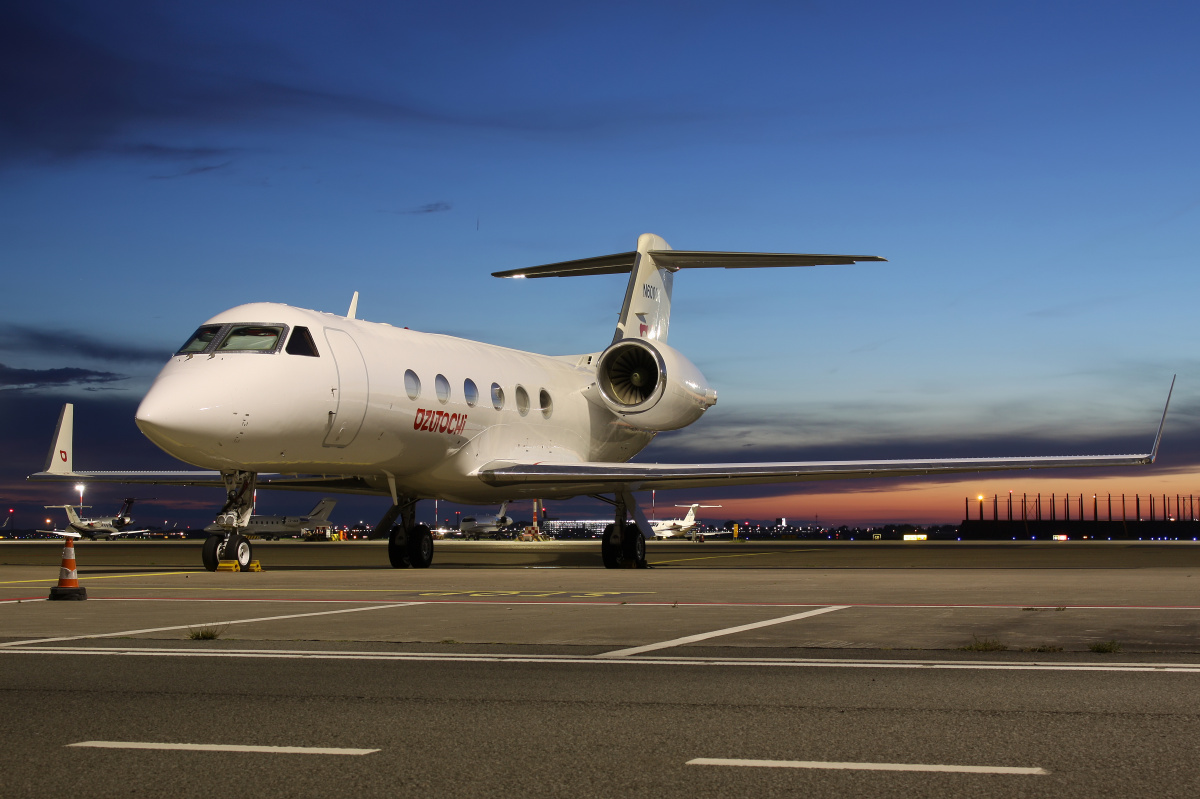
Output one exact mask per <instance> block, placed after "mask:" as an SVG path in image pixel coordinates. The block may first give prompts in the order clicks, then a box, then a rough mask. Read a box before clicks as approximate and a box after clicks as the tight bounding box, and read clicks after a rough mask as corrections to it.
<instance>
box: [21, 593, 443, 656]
mask: <svg viewBox="0 0 1200 799" xmlns="http://www.w3.org/2000/svg"><path fill="white" fill-rule="evenodd" d="M424 604H425V603H424V602H400V603H392V604H389V605H370V606H367V607H364V608H341V609H339V610H321V611H317V612H315V613H292V614H289V615H287V616H262V617H261V618H257V619H230V620H227V621H205V622H197V623H194V624H177V625H175V626H173V627H147V628H146V629H144V630H122V631H120V632H115V633H94V634H92V635H68V636H63V637H61V638H31V639H29V640H27V641H9V642H8V643H4V644H0V649H3V648H4V647H16V646H25V645H26V644H52V643H56V642H58V641H81V640H84V639H86V638H116V637H123V636H127V635H140V634H142V633H162V632H169V631H171V630H190V629H193V628H197V627H226V626H229V625H231V624H253V623H255V622H260V621H282V620H284V619H303V618H306V617H309V616H332V615H334V614H336V613H358V612H359V611H362V610H383V609H384V608H406V607H410V606H412V605H424Z"/></svg>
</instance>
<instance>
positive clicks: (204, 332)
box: [179, 325, 221, 354]
mask: <svg viewBox="0 0 1200 799" xmlns="http://www.w3.org/2000/svg"><path fill="white" fill-rule="evenodd" d="M220 332H221V326H220V325H205V326H204V327H202V328H200V329H199V330H197V331H196V332H195V333H193V334H192V337H191V338H189V339H188V340H187V343H186V344H184V345H183V346H182V347H180V348H179V352H180V354H184V353H189V352H204V351H205V350H206V349H208V345H209V344H212V341H213V339H214V338H216V337H217V334H218V333H220Z"/></svg>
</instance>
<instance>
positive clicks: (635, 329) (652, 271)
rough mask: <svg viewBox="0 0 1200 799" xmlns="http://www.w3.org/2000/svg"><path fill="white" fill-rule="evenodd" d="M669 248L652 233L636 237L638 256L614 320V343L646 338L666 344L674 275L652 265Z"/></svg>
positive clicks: (656, 265) (635, 258) (671, 271)
mask: <svg viewBox="0 0 1200 799" xmlns="http://www.w3.org/2000/svg"><path fill="white" fill-rule="evenodd" d="M670 250H671V246H670V245H669V244H667V243H666V242H665V241H663V240H662V239H661V238H659V237H658V236H655V235H654V234H653V233H643V234H642V235H640V236H638V243H637V254H636V256H635V257H634V261H633V268H632V269H631V270H630V272H629V286H628V288H626V289H625V302H624V303H623V304H622V305H621V315H620V316H618V317H617V331H616V333H614V334H613V343H614V344H615V343H616V342H618V341H620V340H621V339H626V338H645V339H650V340H651V341H661V342H663V343H664V344H665V343H666V342H667V331H668V328H669V327H670V324H671V288H672V286H673V285H674V282H675V272H674V270H672V269H668V268H666V267H663V266H660V265H659V264H658V263H657V262H656V261H655V256H656V255H657V254H659V253H661V254H666V253H667V252H669V251H670Z"/></svg>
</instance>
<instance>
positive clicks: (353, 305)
mask: <svg viewBox="0 0 1200 799" xmlns="http://www.w3.org/2000/svg"><path fill="white" fill-rule="evenodd" d="M356 313H358V292H357V291H356V292H354V296H353V297H351V298H350V310H348V311H346V318H347V319H353V318H354V315H355V314H356Z"/></svg>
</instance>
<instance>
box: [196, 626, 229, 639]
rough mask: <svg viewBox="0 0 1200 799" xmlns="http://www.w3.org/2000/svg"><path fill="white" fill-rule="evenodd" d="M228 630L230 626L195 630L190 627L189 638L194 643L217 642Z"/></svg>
mask: <svg viewBox="0 0 1200 799" xmlns="http://www.w3.org/2000/svg"><path fill="white" fill-rule="evenodd" d="M228 629H229V625H228V624H226V625H224V626H221V627H199V628H195V629H193V628H191V627H188V638H191V639H192V640H193V641H215V640H216V639H218V638H220V637H221V635H222V634H223V633H224V632H225V631H226V630H228Z"/></svg>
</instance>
